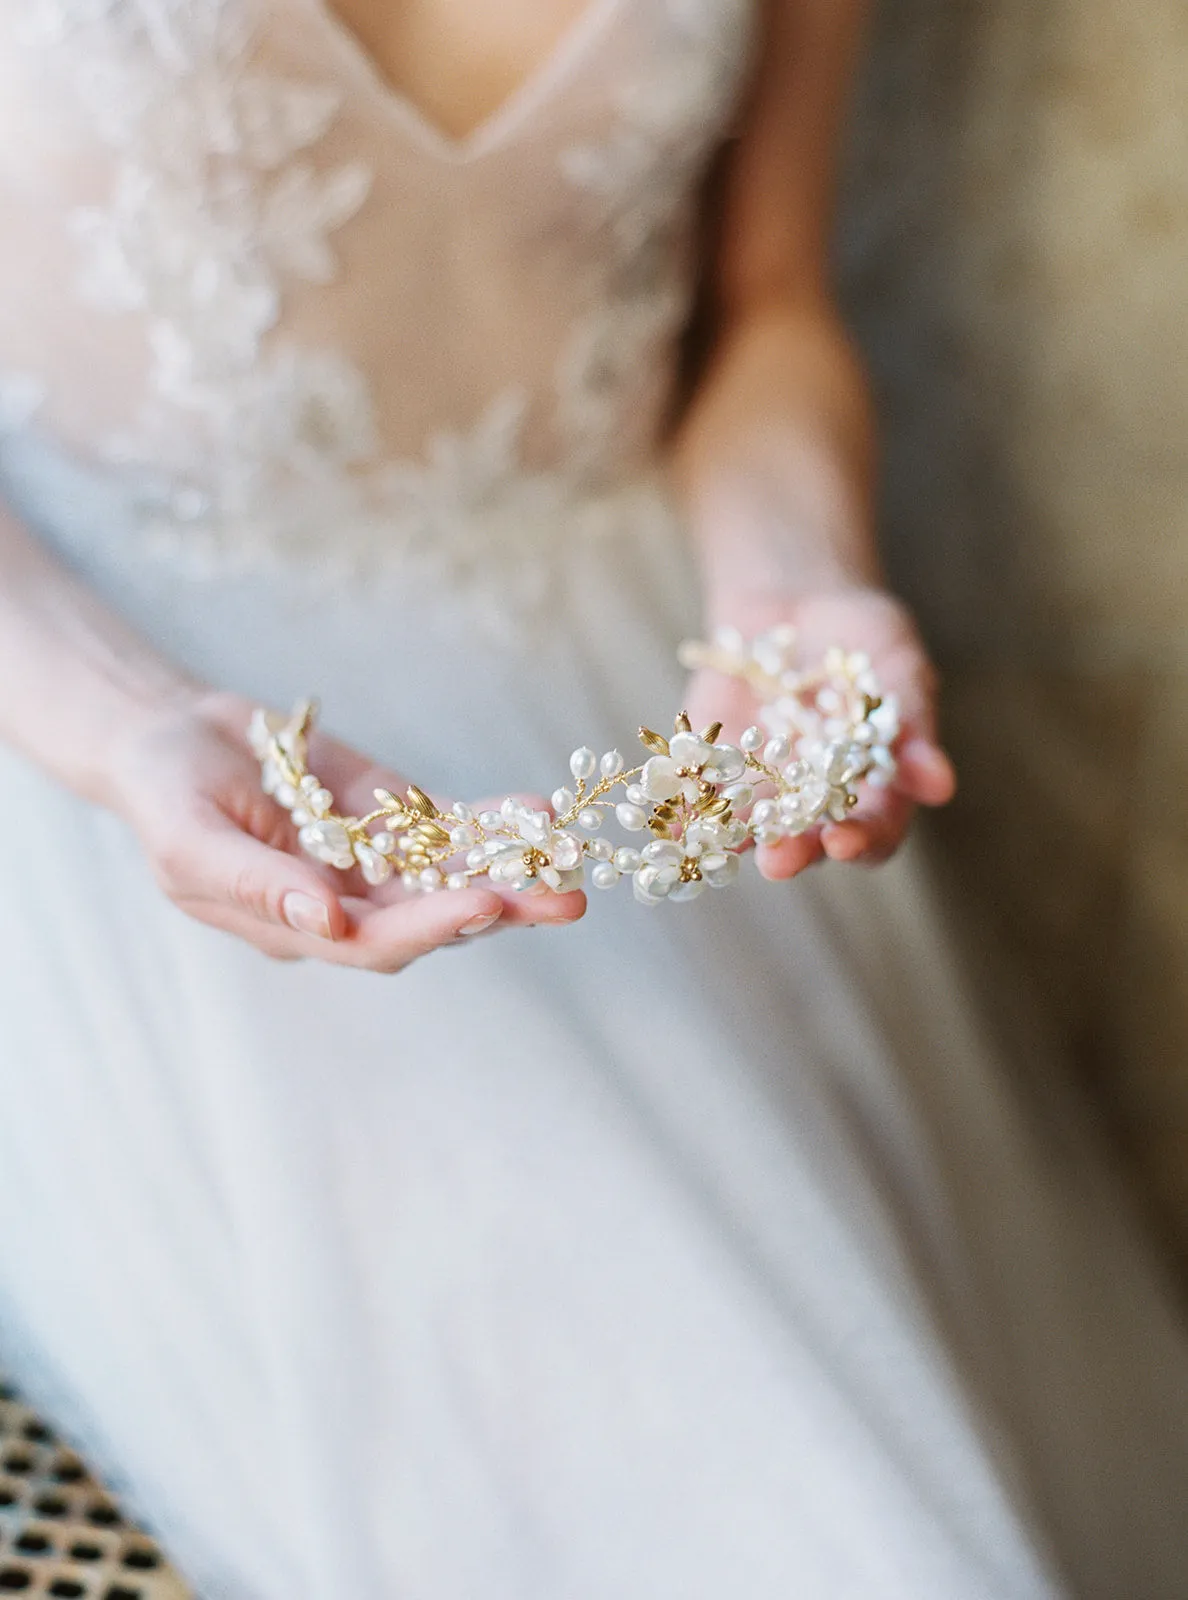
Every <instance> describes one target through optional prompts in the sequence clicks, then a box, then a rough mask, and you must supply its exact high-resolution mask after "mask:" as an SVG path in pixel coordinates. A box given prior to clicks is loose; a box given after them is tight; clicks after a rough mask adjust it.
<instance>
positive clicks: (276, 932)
mask: <svg viewBox="0 0 1188 1600" xmlns="http://www.w3.org/2000/svg"><path fill="white" fill-rule="evenodd" d="M176 903H177V905H178V906H179V908H180V909H181V910H182V911H184V912H185V913H186V915H187V916H189V917H193V918H194V920H195V921H196V922H202V923H205V924H206V926H207V927H208V928H217V929H218V931H219V932H220V933H228V934H230V935H231V936H232V937H233V938H236V939H240V940H242V941H243V943H244V944H249V945H251V946H252V948H253V949H255V950H259V951H260V953H261V954H262V955H266V956H268V957H269V958H270V960H273V961H288V962H292V961H304V960H305V959H306V958H307V955H308V954H309V952H308V950H307V948H306V942H305V941H307V940H308V941H309V942H312V937H311V936H310V935H302V934H299V933H294V932H293V931H292V930H291V929H289V928H284V927H280V928H278V927H273V926H272V925H271V924H270V923H267V922H261V921H260V919H259V917H253V916H251V915H250V914H249V913H248V912H246V911H237V910H235V909H234V908H233V907H232V906H230V905H227V904H226V903H220V902H219V901H217V900H179V901H177V902H176ZM317 944H318V947H319V949H324V950H333V949H336V948H337V946H336V945H333V944H331V943H330V942H329V941H328V940H325V939H319V940H317Z"/></svg>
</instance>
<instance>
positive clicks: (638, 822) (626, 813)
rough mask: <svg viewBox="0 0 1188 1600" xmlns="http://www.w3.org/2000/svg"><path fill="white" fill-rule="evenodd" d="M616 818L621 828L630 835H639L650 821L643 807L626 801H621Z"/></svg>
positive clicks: (617, 807) (616, 808)
mask: <svg viewBox="0 0 1188 1600" xmlns="http://www.w3.org/2000/svg"><path fill="white" fill-rule="evenodd" d="M615 816H616V817H617V818H618V821H619V826H620V828H625V829H626V831H627V832H628V833H639V832H640V830H641V829H642V828H644V827H645V826H646V824H647V820H648V819H647V816H646V815H645V814H644V812H643V810H642V808H641V807H639V806H635V805H631V804H630V802H629V801H626V800H621V801H620V802H619V804H618V805H617V806H616V807H615Z"/></svg>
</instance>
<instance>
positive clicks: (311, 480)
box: [32, 0, 748, 625]
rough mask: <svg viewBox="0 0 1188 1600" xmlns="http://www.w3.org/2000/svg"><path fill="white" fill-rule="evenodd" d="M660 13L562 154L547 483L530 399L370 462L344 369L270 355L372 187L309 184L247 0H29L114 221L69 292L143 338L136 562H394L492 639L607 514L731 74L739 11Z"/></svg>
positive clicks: (322, 179) (649, 379)
mask: <svg viewBox="0 0 1188 1600" xmlns="http://www.w3.org/2000/svg"><path fill="white" fill-rule="evenodd" d="M667 4H668V6H669V8H670V11H671V13H672V18H673V21H674V23H675V25H676V26H675V30H674V31H675V33H676V35H677V47H676V48H674V49H673V50H672V52H671V54H666V57H665V67H664V70H663V72H662V73H660V74H659V75H657V74H655V73H654V72H653V73H652V74H650V75H641V78H640V81H639V82H638V83H629V84H628V85H627V86H626V87H625V88H624V90H623V91H622V93H621V96H620V100H619V106H618V112H619V116H618V121H617V125H616V127H615V128H614V130H613V132H612V134H611V136H610V138H609V139H608V140H607V141H606V142H605V143H603V144H600V145H598V146H597V147H595V146H590V147H584V148H578V149H571V150H569V151H568V152H566V153H565V155H564V156H563V158H562V159H563V170H564V173H565V175H566V176H567V178H568V179H569V181H570V182H572V183H573V184H574V185H575V186H576V187H578V188H579V189H580V190H581V192H582V193H583V194H584V195H585V196H586V197H587V199H588V200H589V201H590V203H591V208H592V209H591V219H592V227H593V230H594V234H595V238H594V239H593V241H592V244H593V247H592V249H591V252H590V258H591V269H590V281H589V283H588V285H587V292H586V294H585V296H584V299H585V301H586V304H587V306H588V310H587V311H586V312H585V313H582V314H580V315H579V316H578V318H577V320H576V322H575V325H574V330H573V333H572V336H571V338H570V339H569V340H568V342H567V344H566V346H565V348H564V349H563V351H562V354H561V358H560V361H559V364H558V368H557V377H556V392H555V395H554V397H553V400H554V405H553V411H554V416H553V431H554V435H555V441H556V447H557V448H556V455H557V460H558V465H557V466H556V468H555V469H554V470H552V471H544V472H541V471H529V470H527V469H526V468H525V467H524V465H523V457H522V451H521V440H522V437H523V432H524V424H525V419H526V417H527V414H528V411H529V408H530V405H531V403H532V398H533V397H532V396H531V395H530V394H528V393H527V392H526V391H523V390H521V389H511V390H508V391H507V392H506V393H504V394H501V395H499V396H497V397H496V398H495V399H494V400H493V401H492V402H491V404H490V405H489V406H488V407H487V408H486V410H485V411H484V412H483V413H482V414H481V415H480V416H479V417H478V418H477V419H475V421H474V422H473V423H472V424H471V425H470V427H469V428H468V429H466V430H465V431H463V432H460V433H447V432H443V433H440V434H438V435H436V436H435V437H433V438H431V439H430V440H429V441H428V443H427V446H426V449H425V452H424V455H423V457H422V459H420V460H392V459H390V458H386V457H385V455H384V453H383V450H382V447H381V443H380V439H379V434H378V428H377V424H376V417H375V412H374V405H373V399H372V395H371V393H370V389H369V385H368V382H367V380H366V378H365V376H364V375H363V373H362V372H361V371H360V370H359V369H358V368H357V367H356V366H355V365H354V364H352V363H351V362H350V361H348V360H347V359H346V358H345V357H343V356H342V355H341V354H339V353H338V352H336V351H333V350H324V349H310V348H307V347H303V346H300V345H298V344H296V343H295V342H294V341H292V340H290V339H287V338H286V337H285V336H284V335H283V332H282V331H281V328H280V323H281V315H282V307H283V301H284V296H285V291H286V286H288V285H290V284H292V285H300V284H306V285H318V284H324V283H328V282H330V281H331V280H332V279H333V278H334V276H335V273H336V261H335V255H334V249H333V235H334V233H335V232H336V231H337V230H338V229H339V228H341V227H342V226H343V225H344V224H345V223H346V222H348V221H349V220H350V218H351V217H352V216H354V215H355V214H356V213H357V212H358V210H359V209H360V207H361V206H362V205H363V204H364V202H365V200H366V198H367V194H368V191H369V187H370V183H371V171H370V169H369V167H368V166H367V165H366V164H365V163H364V162H361V161H352V162H347V163H344V164H341V165H338V166H335V167H331V168H329V169H326V168H324V167H322V166H319V164H318V163H317V161H316V147H317V145H318V144H319V142H320V141H321V140H322V138H323V137H324V135H325V134H326V133H327V132H328V130H329V129H330V127H331V125H332V124H333V122H334V120H335V118H336V116H337V114H338V111H339V109H340V103H341V96H340V95H339V94H338V93H337V92H336V91H335V90H334V89H332V88H328V87H326V86H324V85H322V84H313V83H308V82H304V81H296V80H293V79H289V78H285V77H282V76H279V75H277V74H276V73H266V72H263V71H261V70H259V69H258V68H256V67H255V66H254V65H253V52H252V45H253V41H254V39H255V37H256V33H257V23H258V19H257V16H256V12H255V7H254V3H253V0H38V3H37V5H36V9H35V10H34V12H33V13H32V25H33V26H34V27H36V28H38V29H39V30H40V31H41V34H42V36H43V37H48V38H49V39H51V40H55V41H57V42H59V43H63V44H66V43H68V44H69V45H70V47H71V48H70V49H69V50H68V51H61V52H58V55H59V58H63V57H64V58H65V59H67V60H68V61H69V62H70V70H71V72H72V74H73V76H74V80H75V83H76V87H77V91H78V97H79V99H80V101H81V103H82V104H83V105H84V106H85V107H86V108H87V110H88V112H89V114H90V116H91V118H92V121H93V124H94V126H95V129H96V131H97V132H98V134H99V135H100V137H101V138H102V140H103V141H104V143H105V144H107V145H108V146H109V147H110V148H111V149H112V150H113V152H114V153H115V154H116V156H117V165H116V175H115V180H114V183H113V188H112V191H111V195H110V200H109V203H108V204H106V205H104V206H102V207H92V208H90V209H87V210H83V211H81V212H79V213H78V214H77V215H76V217H75V219H74V225H75V230H76V233H77V237H78V240H79V245H80V249H81V251H82V255H83V263H84V268H83V274H82V288H83V292H85V293H86V295H87V296H88V297H89V298H90V299H91V300H92V301H93V302H94V303H95V304H97V305H99V306H101V307H103V308H104V309H106V310H107V311H109V312H111V313H113V314H119V313H140V314H141V315H143V316H144V317H145V319H146V322H147V328H148V342H149V352H150V363H151V365H150V393H149V395H148V397H147V400H146V403H145V405H144V406H143V408H142V411H141V414H140V415H139V417H138V418H136V420H135V421H134V423H133V425H132V426H131V427H130V428H128V429H127V430H126V431H125V432H123V433H122V434H120V435H119V436H118V437H113V438H109V439H108V440H107V441H106V442H105V445H104V448H103V454H104V456H105V458H106V459H107V461H108V462H109V463H110V464H112V465H113V466H116V467H118V468H119V469H120V470H121V472H122V475H123V477H124V478H125V480H126V481H127V482H128V483H129V485H130V486H131V488H132V491H133V494H134V498H135V501H136V504H137V506H138V508H139V520H140V522H141V524H142V526H143V528H144V531H145V534H146V538H147V542H148V544H149V546H150V547H151V548H153V549H155V550H157V551H159V552H161V553H163V554H167V555H168V557H169V558H170V559H171V560H174V561H177V562H180V563H181V564H183V565H184V566H186V567H187V568H189V569H190V570H192V571H194V572H195V573H199V574H200V573H203V572H207V571H211V570H218V571H226V570H235V569H240V570H259V569H261V568H267V567H269V566H275V565H277V564H283V565H285V566H292V565H294V564H296V565H298V566H300V567H302V568H305V569H307V570H308V571H310V572H311V573H315V574H318V575H319V576H322V577H324V576H325V574H326V573H327V571H334V572H336V573H344V574H345V573H350V572H357V571H359V570H361V569H363V570H372V571H374V570H375V569H376V568H382V569H388V570H394V569H399V572H400V575H401V577H402V578H404V577H405V576H409V575H414V574H415V575H421V576H423V577H424V579H425V580H426V582H427V584H429V585H432V586H433V587H436V588H437V589H438V590H442V589H445V590H447V591H448V592H449V593H450V594H451V595H456V596H462V595H464V594H468V595H469V597H470V599H471V600H472V601H474V602H477V604H478V606H479V607H481V609H482V610H483V611H484V612H485V614H486V617H487V620H488V621H492V620H496V621H499V622H505V621H506V620H507V619H508V616H509V613H510V614H522V613H523V612H524V611H526V610H528V609H531V608H532V607H533V606H535V605H539V603H540V601H541V600H542V599H543V597H544V594H545V592H546V590H547V586H548V568H549V565H550V561H549V559H548V556H549V551H550V550H555V549H556V548H557V547H558V546H559V545H560V544H561V543H563V542H564V541H565V540H566V539H567V538H568V537H571V536H573V534H574V532H575V531H576V530H582V531H584V532H591V531H597V530H599V529H605V528H608V527H610V526H612V525H613V523H614V521H615V517H616V513H614V512H612V510H611V507H612V506H613V505H616V504H617V503H618V501H619V500H621V498H622V497H621V496H617V495H615V494H614V493H611V494H606V493H601V492H600V491H599V490H598V487H597V486H598V485H599V484H600V483H601V484H605V483H606V482H607V480H608V477H609V476H610V468H611V467H612V466H613V457H614V447H615V443H616V439H617V436H618V434H619V432H620V431H621V423H622V419H623V418H624V416H626V415H629V414H630V413H631V411H632V409H633V408H635V407H637V406H650V407H652V408H653V409H654V400H655V396H656V393H657V391H658V389H660V388H662V386H663V385H664V383H665V382H666V380H667V375H668V372H669V361H668V347H669V346H670V344H671V342H672V340H673V338H674V337H675V334H676V332H677V330H678V329H679V327H680V324H681V322H682V320H683V317H684V315H685V310H686V307H687V304H688V286H687V283H686V277H687V271H688V251H687V249H686V248H685V237H684V231H683V230H684V228H685V226H686V224H687V221H688V216H689V212H690V209H691V191H692V189H693V187H694V181H695V177H696V171H697V168H698V164H699V163H700V161H701V160H702V159H703V157H704V153H705V150H706V146H707V143H708V142H709V140H710V139H712V138H713V137H714V134H715V124H716V121H717V118H718V116H719V112H720V111H724V108H725V107H726V106H727V105H728V103H729V98H730V96H731V95H732V94H733V92H734V90H735V88H736V85H737V82H738V76H739V72H740V70H741V60H740V57H739V53H738V51H737V50H732V49H731V48H730V40H731V39H732V38H735V39H737V38H738V37H744V38H745V31H746V30H745V28H741V27H740V26H739V19H740V16H741V15H742V13H743V12H744V10H746V9H748V7H747V0H667ZM537 398H538V400H539V397H537ZM636 498H638V497H636ZM652 498H653V499H655V498H656V497H655V496H654V495H653V497H652ZM619 510H620V512H621V507H620V508H619ZM637 511H638V507H637ZM513 625H514V624H513Z"/></svg>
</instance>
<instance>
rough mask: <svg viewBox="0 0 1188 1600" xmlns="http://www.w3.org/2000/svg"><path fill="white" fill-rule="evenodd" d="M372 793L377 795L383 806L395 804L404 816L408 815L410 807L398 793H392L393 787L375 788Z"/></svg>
mask: <svg viewBox="0 0 1188 1600" xmlns="http://www.w3.org/2000/svg"><path fill="white" fill-rule="evenodd" d="M372 793H373V794H374V795H375V798H376V799H377V800H378V801H379V803H380V805H381V806H394V807H395V809H396V810H397V811H399V812H400V813H401V815H402V816H404V815H407V813H408V807H407V806H406V805H405V803H404V801H403V800H401V799H400V798H399V796H398V795H394V794H393V793H392V791H391V789H373V790H372Z"/></svg>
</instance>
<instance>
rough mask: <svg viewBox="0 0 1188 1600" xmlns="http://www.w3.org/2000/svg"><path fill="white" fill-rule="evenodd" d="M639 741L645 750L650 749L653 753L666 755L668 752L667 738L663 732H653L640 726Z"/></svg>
mask: <svg viewBox="0 0 1188 1600" xmlns="http://www.w3.org/2000/svg"><path fill="white" fill-rule="evenodd" d="M639 742H640V744H642V745H643V746H644V748H645V749H646V750H650V751H651V752H652V754H653V755H657V756H666V755H667V754H668V740H667V739H666V738H665V737H664V736H663V734H659V733H653V732H652V730H651V728H641V729H640V730H639Z"/></svg>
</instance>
